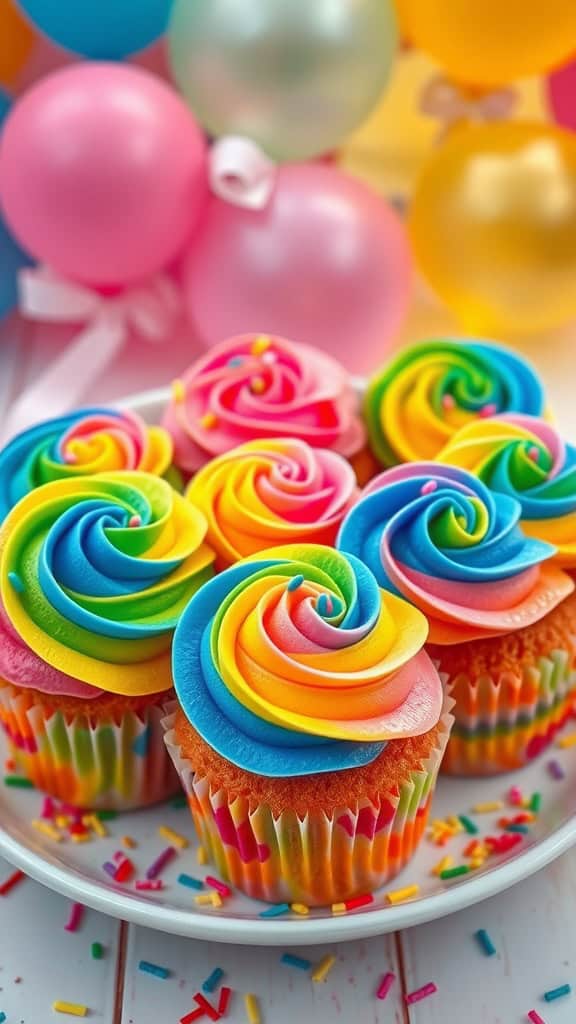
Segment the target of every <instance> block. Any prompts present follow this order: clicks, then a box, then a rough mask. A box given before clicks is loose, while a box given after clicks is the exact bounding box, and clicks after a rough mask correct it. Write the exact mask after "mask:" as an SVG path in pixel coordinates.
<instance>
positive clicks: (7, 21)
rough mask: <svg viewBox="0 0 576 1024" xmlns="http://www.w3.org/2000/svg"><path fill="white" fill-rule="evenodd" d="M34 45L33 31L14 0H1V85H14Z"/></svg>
mask: <svg viewBox="0 0 576 1024" xmlns="http://www.w3.org/2000/svg"><path fill="white" fill-rule="evenodd" d="M33 44H34V32H33V29H32V27H31V26H30V24H29V22H28V21H27V20H26V18H23V17H22V14H21V13H20V11H19V10H18V8H17V6H16V4H15V3H14V0H0V85H14V83H15V81H16V79H17V77H18V74H19V72H20V71H21V70H22V68H23V67H24V65H25V63H26V61H27V59H28V56H29V55H30V52H31V50H32V46H33Z"/></svg>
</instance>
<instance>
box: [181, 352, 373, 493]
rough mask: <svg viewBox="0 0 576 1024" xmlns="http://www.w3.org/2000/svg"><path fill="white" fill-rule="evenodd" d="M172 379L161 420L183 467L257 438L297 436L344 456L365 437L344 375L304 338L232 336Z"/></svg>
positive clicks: (191, 469)
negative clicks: (300, 342)
mask: <svg viewBox="0 0 576 1024" xmlns="http://www.w3.org/2000/svg"><path fill="white" fill-rule="evenodd" d="M179 385H180V386H179V388H178V391H177V392H175V391H174V389H173V393H172V401H171V402H170V404H169V406H168V408H167V410H166V413H165V416H164V426H165V427H166V428H167V429H168V430H169V432H170V433H171V435H172V437H173V438H174V444H175V458H176V463H177V465H178V466H180V468H181V469H183V470H185V471H186V472H188V473H194V472H195V471H196V470H197V469H199V467H200V466H203V465H204V464H205V463H206V462H207V461H208V460H209V459H211V458H212V457H213V456H216V455H222V454H223V453H224V452H228V451H230V449H231V448H235V447H236V446H237V445H239V444H244V443H245V442H246V441H253V440H258V439H261V438H268V437H284V438H296V439H298V440H301V441H305V442H307V443H308V444H310V445H312V446H313V447H315V448H331V449H332V450H334V451H338V452H340V453H341V454H342V455H346V456H352V455H355V454H356V453H357V452H358V451H360V449H361V448H362V447H363V445H364V441H365V434H364V427H363V426H362V423H361V420H360V417H359V415H358V410H357V399H356V395H355V393H354V390H353V388H352V385H351V382H350V377H349V376H348V374H347V373H346V370H345V369H344V368H343V367H342V366H340V364H339V363H337V362H336V360H335V359H333V358H332V357H331V356H329V355H327V354H326V353H324V352H320V351H319V350H318V349H315V348H311V347H309V346H308V345H298V344H296V343H294V342H291V341H286V340H285V339H283V338H275V337H274V338H273V337H266V338H263V337H259V336H256V337H255V336H254V335H251V334H248V335H244V336H242V337H239V338H233V339H232V340H230V341H225V342H223V343H222V344H221V345H216V346H214V347H213V348H211V349H210V351H209V352H208V353H207V355H205V356H203V357H202V358H201V359H198V360H197V361H196V362H195V363H193V364H192V366H191V367H190V369H189V370H188V371H187V372H186V373H185V374H184V376H183V378H182V380H181V381H179ZM207 417H208V418H207Z"/></svg>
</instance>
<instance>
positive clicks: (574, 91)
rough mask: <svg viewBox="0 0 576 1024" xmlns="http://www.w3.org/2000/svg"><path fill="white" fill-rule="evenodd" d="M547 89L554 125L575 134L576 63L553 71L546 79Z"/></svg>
mask: <svg viewBox="0 0 576 1024" xmlns="http://www.w3.org/2000/svg"><path fill="white" fill-rule="evenodd" d="M547 89H548V100H549V103H550V107H551V109H552V113H553V114H554V120H555V121H556V123H557V124H559V125H561V126H562V128H568V129H569V130H570V131H573V132H576V61H574V62H573V63H572V64H566V66H565V67H563V68H560V69H559V70H558V71H554V72H553V73H552V74H551V75H550V77H549V78H548V82H547Z"/></svg>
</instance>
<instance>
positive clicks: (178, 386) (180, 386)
mask: <svg viewBox="0 0 576 1024" xmlns="http://www.w3.org/2000/svg"><path fill="white" fill-rule="evenodd" d="M172 398H173V399H174V401H175V402H183V401H184V399H185V398H186V388H185V387H184V381H182V380H179V379H178V380H173V381H172Z"/></svg>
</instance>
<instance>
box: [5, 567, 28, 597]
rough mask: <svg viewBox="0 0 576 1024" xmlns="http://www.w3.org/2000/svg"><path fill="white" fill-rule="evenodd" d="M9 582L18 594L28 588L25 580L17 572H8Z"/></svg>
mask: <svg viewBox="0 0 576 1024" xmlns="http://www.w3.org/2000/svg"><path fill="white" fill-rule="evenodd" d="M8 582H9V583H11V585H12V587H13V588H14V590H15V591H16V593H17V594H23V593H24V591H25V590H26V585H25V583H24V580H23V579H22V577H21V576H19V575H18V573H17V572H14V571H12V572H9V573H8Z"/></svg>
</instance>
